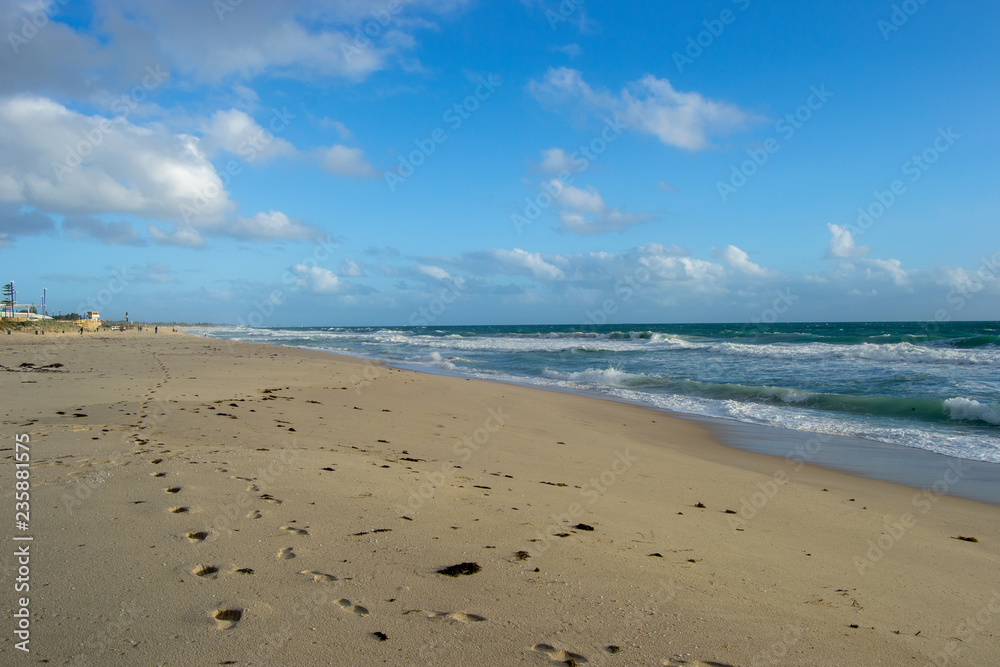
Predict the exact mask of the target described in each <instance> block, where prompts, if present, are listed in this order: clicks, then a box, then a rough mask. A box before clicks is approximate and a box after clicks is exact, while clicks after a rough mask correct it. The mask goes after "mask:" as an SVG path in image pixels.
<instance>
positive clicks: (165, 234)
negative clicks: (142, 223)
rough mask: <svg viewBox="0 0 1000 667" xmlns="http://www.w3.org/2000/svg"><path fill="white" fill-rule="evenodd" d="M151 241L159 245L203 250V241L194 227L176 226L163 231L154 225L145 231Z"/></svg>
mask: <svg viewBox="0 0 1000 667" xmlns="http://www.w3.org/2000/svg"><path fill="white" fill-rule="evenodd" d="M146 231H147V232H148V233H149V235H150V236H151V237H152V239H153V241H155V242H156V243H159V244H160V245H171V246H177V247H180V248H203V247H204V246H205V239H203V238H202V236H201V234H199V233H198V230H197V229H195V228H194V227H190V226H188V225H178V226H177V227H175V228H174V229H173V230H169V231H168V230H164V229H161V228H159V227H157V226H156V225H150V226H149V227H148V228H147V230H146Z"/></svg>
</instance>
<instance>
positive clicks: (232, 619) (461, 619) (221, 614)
mask: <svg viewBox="0 0 1000 667" xmlns="http://www.w3.org/2000/svg"><path fill="white" fill-rule="evenodd" d="M149 462H150V464H152V465H159V464H160V463H162V462H163V459H161V458H157V459H152V460H150V461H149ZM216 472H222V473H224V472H228V471H227V470H226V469H225V468H216ZM149 474H150V476H151V477H154V478H160V477H165V476H166V473H165V472H163V471H156V472H151V473H149ZM231 479H241V480H244V481H248V482H251V484H250V486H248V487H247V491H248V492H251V493H258V494H260V495H259V496H258V497H259V498H260V499H261V500H263V501H265V502H268V503H272V504H278V505H280V504H281V502H282V501H281V500H278V499H277V498H275V497H274V496H272V495H271V494H268V493H260V488H259V487H258V486H257V485H256V484H253V483H252V481H253V480H251V479H250V478H247V477H238V476H236V475H232V476H231ZM182 489H183V487H180V486H170V487H167V488H165V489H164V492H166V493H169V494H178V493H180V492H181V490H182ZM168 511H169V512H170V513H172V514H187V513H189V512H190V511H191V510H190V508H189V507H186V506H183V505H180V506H175V507H171V508H169V509H168ZM246 516H247V518H248V519H261V518H263V514H262V513H261V511H260V510H258V509H254V510H251V511H250V512H249V513H248V514H247V515H246ZM279 530H282V531H285V533H287V534H289V535H296V536H307V535H309V531H308V530H306V529H304V528H298V527H296V526H281V527H279ZM208 536H209V532H208V531H205V530H195V531H190V532H188V533H186V534H185V537H186V538H187V539H188V541H189V542H191V543H199V542H203V541H205V540H206V539H208ZM295 557H296V554H295V548H294V547H283V548H281V549H279V550H278V552H277V553H276V554H275V558H276V559H277V560H291V559H293V558H295ZM253 573H254V571H253V570H252V569H250V568H240V569H237V570H235V571H234V574H253ZM191 574H193V575H195V576H197V577H203V578H208V579H215V578H216V577H217V576H218V574H219V568H218V567H216V566H214V565H205V564H203V563H199V564H198V565H196V566H195V567H194V568H192V569H191ZM299 574H301V575H303V576H306V577H309V578H311V579H312V580H313V581H314V582H317V583H323V584H325V583H333V582H337V581H340V578H339V577H337V576H335V575H332V574H328V573H326V572H318V571H316V570H301V571H300V572H299ZM334 604H336V605H337V607H339V608H340V609H341V610H342V611H344V612H348V613H351V614H354V615H357V616H360V617H365V616H371V612H370V611H369V610H368V608H367V607H364V606H362V605H360V604H355V603H353V602H351V601H350V600H348V599H346V598H340V599H338V600H334ZM243 613H244V610H243V609H239V608H220V609H216V610H215V611H213V612H212V617H213V618H214V619H215V621H216V627H217V628H219V629H220V630H226V629H230V628H233V627H235V626H236V624H237V623H239V622H240V621H241V620H242V619H243ZM405 613H406V614H411V613H421V614H423V615H424V616H426V617H427V618H429V619H434V620H444V621H448V622H453V623H470V622H482V621H485V620H487V619H486V618H485V617H484V616H478V615H476V614H467V613H465V612H461V611H456V612H443V611H441V612H439V611H424V610H421V609H413V610H410V611H407V612H405ZM373 635H374V636H375V637H376V638H377V639H379V641H385V635H384V633H373ZM567 655H569V656H575V655H576V654H575V653H567ZM578 662H580V663H583V662H586V659H582V660H578Z"/></svg>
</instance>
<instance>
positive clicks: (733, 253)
mask: <svg viewBox="0 0 1000 667" xmlns="http://www.w3.org/2000/svg"><path fill="white" fill-rule="evenodd" d="M713 254H714V255H715V256H716V257H718V258H719V259H721V260H722V261H724V262H725V263H726V264H727V265H728V266H729V268H731V269H733V270H734V271H738V272H739V273H742V274H744V275H747V276H751V277H754V278H768V277H771V276H774V275H776V272H775V271H772V270H771V269H765V268H764V267H762V266H760V265H759V264H754V263H753V262H751V261H750V256H749V255H747V253H746V252H744V251H743V250H740V249H739V248H737V247H736V246H734V245H727V246H726V247H725V248H721V249H719V248H715V249H713Z"/></svg>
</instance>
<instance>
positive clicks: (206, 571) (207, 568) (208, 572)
mask: <svg viewBox="0 0 1000 667" xmlns="http://www.w3.org/2000/svg"><path fill="white" fill-rule="evenodd" d="M218 571H219V568H217V567H215V566H214V565H198V566H197V567H195V568H194V569H193V570H191V574H193V575H195V576H196V577H209V578H211V579H215V574H216V573H218Z"/></svg>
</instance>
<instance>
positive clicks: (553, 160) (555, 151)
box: [538, 148, 576, 174]
mask: <svg viewBox="0 0 1000 667" xmlns="http://www.w3.org/2000/svg"><path fill="white" fill-rule="evenodd" d="M538 169H539V170H540V171H541V172H543V173H546V174H558V173H559V172H561V171H575V170H576V167H574V166H573V160H572V159H571V158H570V156H569V154H568V153H567V152H566V151H564V150H563V149H561V148H548V149H546V150H544V151H542V161H541V162H539V163H538Z"/></svg>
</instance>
